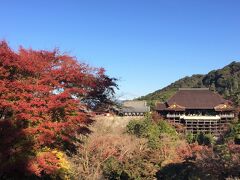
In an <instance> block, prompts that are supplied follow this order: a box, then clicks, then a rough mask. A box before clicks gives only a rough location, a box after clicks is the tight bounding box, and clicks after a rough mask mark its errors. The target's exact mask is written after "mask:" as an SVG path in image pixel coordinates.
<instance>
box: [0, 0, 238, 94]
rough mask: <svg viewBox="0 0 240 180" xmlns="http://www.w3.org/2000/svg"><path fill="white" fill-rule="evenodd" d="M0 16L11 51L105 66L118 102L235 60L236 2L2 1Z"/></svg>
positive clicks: (1, 32)
mask: <svg viewBox="0 0 240 180" xmlns="http://www.w3.org/2000/svg"><path fill="white" fill-rule="evenodd" d="M0 19H1V25H0V39H5V40H7V41H8V42H9V43H10V45H11V47H13V48H17V47H18V46H19V45H23V46H24V47H26V48H29V47H31V48H33V49H48V50H50V49H53V48H55V47H59V48H60V50H61V51H63V52H69V53H70V54H71V55H72V56H76V57H77V58H78V59H79V60H80V61H83V62H87V63H89V64H90V65H93V66H101V67H104V68H105V69H106V70H107V73H108V74H109V75H110V76H114V77H117V78H119V79H120V80H119V86H120V91H119V92H118V95H119V96H120V95H121V96H122V95H124V96H123V97H122V98H124V97H127V98H133V97H137V96H141V95H145V94H147V93H149V92H153V91H155V90H157V89H160V88H162V87H164V86H166V85H168V84H170V83H171V82H173V81H175V80H177V79H179V78H181V77H184V76H187V75H189V76H190V75H192V74H196V73H197V74H201V73H207V72H208V71H210V70H212V69H216V68H221V67H223V66H225V65H227V64H229V63H230V62H231V61H233V60H236V61H238V60H239V59H240V0H95V1H94V0H85V1H82V0H65V1H64V0H38V1H33V0H21V1H19V0H15V1H14V0H5V1H4V0H2V1H1V3H0Z"/></svg>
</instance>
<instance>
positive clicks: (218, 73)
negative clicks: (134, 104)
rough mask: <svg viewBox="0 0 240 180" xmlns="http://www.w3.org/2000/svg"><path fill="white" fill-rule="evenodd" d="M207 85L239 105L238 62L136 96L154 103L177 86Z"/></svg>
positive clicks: (239, 73)
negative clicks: (144, 94)
mask: <svg viewBox="0 0 240 180" xmlns="http://www.w3.org/2000/svg"><path fill="white" fill-rule="evenodd" d="M200 87H207V88H210V89H211V90H213V91H216V92H218V93H219V94H221V95H222V96H223V97H225V98H227V99H229V100H232V101H233V102H234V103H235V104H236V105H240V89H239V87H240V62H235V61H234V62H232V63H231V64H229V65H227V66H225V67H224V68H222V69H218V70H213V71H211V72H209V73H208V74H206V75H199V74H196V75H192V76H191V77H188V76H187V77H184V78H182V79H180V80H178V81H176V82H174V83H172V84H170V85H169V86H167V87H165V88H163V89H160V90H157V91H155V92H153V93H150V94H148V95H146V96H142V97H140V98H138V99H139V100H147V101H148V102H149V103H151V104H154V103H155V102H156V101H166V100H167V99H168V98H170V97H171V96H172V95H173V94H174V93H175V92H176V91H177V90H178V88H200Z"/></svg>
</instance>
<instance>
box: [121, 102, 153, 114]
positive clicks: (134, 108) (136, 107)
mask: <svg viewBox="0 0 240 180" xmlns="http://www.w3.org/2000/svg"><path fill="white" fill-rule="evenodd" d="M149 111H150V108H149V106H147V102H146V101H124V102H123V105H122V110H121V112H123V113H125V112H149Z"/></svg>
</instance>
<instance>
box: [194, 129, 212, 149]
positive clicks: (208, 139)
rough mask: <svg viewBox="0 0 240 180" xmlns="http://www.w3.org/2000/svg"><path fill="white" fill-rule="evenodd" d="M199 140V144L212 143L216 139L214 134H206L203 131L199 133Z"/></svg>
mask: <svg viewBox="0 0 240 180" xmlns="http://www.w3.org/2000/svg"><path fill="white" fill-rule="evenodd" d="M197 142H198V144H199V145H207V146H209V145H212V144H213V142H214V140H213V136H212V134H204V133H202V132H200V133H199V134H198V135H197Z"/></svg>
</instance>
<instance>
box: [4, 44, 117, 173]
mask: <svg viewBox="0 0 240 180" xmlns="http://www.w3.org/2000/svg"><path fill="white" fill-rule="evenodd" d="M115 80H116V79H114V78H109V77H108V76H107V75H105V71H104V69H102V68H92V67H89V66H88V65H87V64H83V63H79V62H78V61H77V60H76V59H75V58H74V57H71V56H69V55H66V54H61V53H60V52H59V51H58V50H53V51H44V50H32V49H24V48H22V47H20V48H19V50H18V51H17V52H15V51H13V50H12V49H11V48H10V47H9V46H8V44H7V43H6V42H5V41H1V42H0V162H1V163H0V177H1V176H3V175H4V173H5V174H7V173H8V172H15V173H16V174H26V173H29V174H35V175H38V176H41V175H43V174H51V173H53V172H54V171H55V170H56V169H57V166H56V164H57V158H56V157H55V155H54V154H53V153H51V152H42V153H41V155H39V154H40V153H39V151H41V149H44V148H45V149H46V148H50V149H54V148H57V149H60V150H64V149H66V148H69V147H72V145H73V144H74V140H76V135H77V133H79V132H80V133H81V129H82V128H83V127H85V126H86V125H87V124H88V120H89V118H88V113H87V112H86V111H85V109H86V107H90V108H94V107H97V106H99V105H102V104H105V103H110V102H111V100H110V97H111V95H113V94H114V88H115V87H116V86H117V85H116V83H115Z"/></svg>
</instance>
